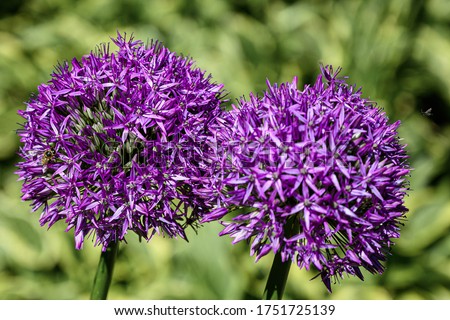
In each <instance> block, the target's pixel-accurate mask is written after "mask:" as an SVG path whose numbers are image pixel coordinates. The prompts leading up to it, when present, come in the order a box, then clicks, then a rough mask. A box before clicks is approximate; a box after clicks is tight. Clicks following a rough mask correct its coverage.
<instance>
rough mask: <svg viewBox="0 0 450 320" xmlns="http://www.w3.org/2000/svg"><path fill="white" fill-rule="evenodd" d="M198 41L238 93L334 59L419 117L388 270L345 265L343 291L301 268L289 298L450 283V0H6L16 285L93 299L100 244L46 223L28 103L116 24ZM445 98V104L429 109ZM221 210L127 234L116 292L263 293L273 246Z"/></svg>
mask: <svg viewBox="0 0 450 320" xmlns="http://www.w3.org/2000/svg"><path fill="white" fill-rule="evenodd" d="M118 30H119V31H121V32H127V33H128V34H131V33H134V35H135V37H136V38H138V39H142V40H144V41H146V40H147V39H151V38H155V39H159V40H161V41H162V42H163V43H164V44H165V45H166V46H167V47H168V48H169V49H170V50H172V51H176V52H178V53H183V54H184V55H189V56H191V57H193V58H194V59H195V60H196V62H197V66H199V67H200V68H202V69H205V70H208V72H210V73H212V75H213V76H214V78H215V80H216V81H217V82H222V83H224V84H225V86H226V88H227V89H228V91H230V95H229V97H230V98H231V99H233V100H234V99H236V98H239V97H240V96H242V95H248V93H249V92H250V91H261V90H262V89H264V87H265V79H266V78H269V79H270V81H271V82H278V83H280V82H285V81H290V80H291V79H292V77H293V76H294V75H297V76H298V77H299V82H300V87H303V85H304V84H305V83H311V82H312V81H314V79H315V77H316V75H317V74H318V73H319V64H320V63H323V64H332V65H334V66H336V67H337V66H342V67H343V72H342V74H341V75H349V76H350V80H349V81H350V82H351V83H355V84H357V86H362V87H363V94H364V96H365V97H369V98H371V99H372V100H374V101H377V102H378V103H379V105H380V106H381V107H383V108H384V109H385V110H386V112H387V113H388V115H389V117H390V118H391V120H392V121H394V120H397V119H400V120H401V121H402V122H403V126H402V127H401V130H400V134H401V136H402V137H403V138H404V142H405V143H407V144H408V151H409V153H410V155H411V165H412V166H413V167H414V168H415V170H414V171H413V174H412V178H411V192H410V196H409V197H408V198H407V199H406V202H407V206H408V207H409V208H410V212H409V214H408V221H407V223H406V224H405V226H404V228H403V230H402V236H401V238H400V239H398V240H397V241H396V242H397V245H396V246H395V248H394V250H393V255H392V256H391V257H390V258H389V260H388V262H387V263H386V265H387V271H386V272H385V273H384V274H383V275H382V276H379V275H370V274H366V281H364V282H361V281H359V280H357V279H354V278H348V279H344V280H343V281H342V282H341V283H340V284H337V285H335V286H334V292H333V294H331V295H330V294H328V293H327V292H326V289H325V287H324V286H323V284H322V283H321V281H320V280H319V279H316V280H312V281H310V279H311V278H312V277H313V276H314V275H315V272H307V271H305V270H298V268H297V267H295V266H293V267H292V268H291V273H290V276H289V281H288V287H287V290H286V293H285V298H287V299H450V234H449V231H450V196H449V195H450V175H449V173H450V172H449V170H448V168H450V139H449V133H450V3H449V2H448V0H429V1H424V0H366V1H357V0H346V1H325V0H323V1H312V0H311V1H288V0H285V1H282V0H277V1H268V0H263V1H258V0H247V1H240V0H232V1H220V0H202V1H200V0H193V1H181V0H178V1H175V0H171V1H143V0H129V1H125V0H121V1H112V0H96V1H92V0H80V1H74V0H73V1H71V0H61V1H51V0H3V1H1V2H0V146H1V148H0V298H1V299H87V298H88V297H89V291H90V287H91V284H92V280H93V277H94V274H95V269H96V266H97V261H98V256H99V253H100V248H99V247H95V248H94V247H93V246H92V245H91V242H90V241H87V242H86V243H85V248H84V249H83V250H81V251H76V250H75V249H74V241H73V233H72V232H68V233H66V232H64V224H63V223H62V222H60V223H58V224H56V225H55V226H54V227H52V228H51V229H50V230H48V231H47V230H46V228H42V227H40V226H39V223H38V219H39V213H34V214H31V213H29V212H30V207H29V203H23V202H21V200H20V187H21V184H20V183H19V182H17V181H16V180H17V176H16V175H15V174H14V171H15V167H14V164H15V163H16V162H17V161H18V158H17V156H16V151H17V150H18V147H19V140H18V138H17V136H16V133H15V130H16V129H17V128H18V124H17V123H21V122H22V120H21V118H19V117H18V116H17V110H18V109H23V108H25V105H24V102H25V101H27V100H28V99H29V97H30V94H31V93H33V92H36V88H37V86H38V84H40V83H42V82H46V81H48V80H49V75H50V73H51V72H52V70H53V67H54V66H55V65H56V64H57V63H58V61H64V60H67V59H71V58H72V57H78V58H80V57H81V56H82V55H83V54H86V53H88V52H90V50H92V49H94V48H95V46H96V45H97V44H98V43H102V42H108V41H109V38H110V37H114V36H115V35H116V31H118ZM429 108H432V111H431V113H432V115H431V116H427V115H424V112H425V111H426V110H428V109H429ZM220 229H221V228H220V226H218V224H215V223H211V224H208V225H205V226H204V227H203V228H201V229H200V230H199V233H198V235H195V234H194V233H191V234H190V242H189V243H186V242H184V241H182V240H168V239H164V238H158V237H155V238H154V239H153V240H152V241H151V242H150V243H139V242H138V240H137V238H136V237H134V236H133V235H130V236H129V238H128V244H127V245H122V247H121V251H120V253H119V258H118V262H117V265H116V269H115V274H114V279H113V284H112V288H111V290H110V294H109V298H110V299H249V298H250V299H252V298H253V299H257V298H259V297H260V296H261V293H262V292H263V289H264V285H265V281H266V277H267V274H268V271H269V269H270V265H271V262H272V256H267V257H265V258H263V259H262V260H261V261H259V262H258V263H256V264H255V263H254V258H253V257H250V256H249V254H248V248H247V246H246V245H245V244H239V245H235V246H232V245H231V244H230V243H231V240H230V238H226V237H223V238H219V237H218V236H217V233H218V232H219V230H220Z"/></svg>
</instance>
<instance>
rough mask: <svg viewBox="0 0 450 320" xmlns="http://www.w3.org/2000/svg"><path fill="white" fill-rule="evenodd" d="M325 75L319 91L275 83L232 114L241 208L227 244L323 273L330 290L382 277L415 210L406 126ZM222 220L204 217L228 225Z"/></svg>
mask: <svg viewBox="0 0 450 320" xmlns="http://www.w3.org/2000/svg"><path fill="white" fill-rule="evenodd" d="M338 73H339V70H337V72H333V70H332V68H331V67H323V68H322V74H321V75H319V77H318V78H317V81H316V82H315V84H314V85H313V86H306V87H305V89H304V90H303V91H300V90H298V89H297V86H296V82H297V79H294V80H293V82H292V83H283V84H281V85H280V86H277V85H276V84H275V85H271V84H270V83H267V85H268V90H267V91H266V92H265V93H264V95H263V96H262V97H257V96H255V95H253V94H251V95H250V98H249V99H248V100H245V99H242V100H240V101H239V104H238V105H237V106H233V110H232V112H231V113H230V114H229V115H228V121H229V128H232V129H229V130H227V131H226V132H225V133H222V135H221V139H223V141H222V142H221V144H223V147H224V148H226V149H229V150H232V152H230V153H229V157H228V159H227V161H225V162H223V166H224V168H226V172H227V174H226V176H225V177H224V179H223V180H222V181H221V183H222V185H223V188H224V190H226V192H227V204H228V206H229V207H235V208H240V211H239V210H238V211H236V212H237V214H236V215H235V217H234V218H233V219H232V220H231V221H228V222H223V224H224V225H225V228H224V230H223V231H222V232H221V235H226V234H228V235H230V236H231V237H233V238H234V241H233V243H237V242H239V241H242V240H246V241H249V242H250V244H251V254H252V255H256V259H259V258H261V257H262V256H264V255H266V254H267V253H269V252H270V251H273V252H275V253H280V254H281V258H282V260H283V261H288V260H292V261H294V262H296V263H297V264H298V266H299V267H300V268H303V267H304V268H306V269H309V268H310V267H311V266H312V265H313V266H315V267H316V268H317V269H318V270H319V272H320V275H321V277H322V280H323V282H324V284H325V285H326V286H327V288H328V290H330V291H331V280H332V278H335V279H338V278H339V277H342V275H343V273H347V274H350V275H356V276H358V277H359V278H361V279H363V275H362V273H361V270H360V267H363V268H365V269H367V270H368V271H370V272H371V273H382V272H383V269H384V267H383V265H382V264H381V263H380V261H384V260H385V256H386V254H388V251H389V248H390V247H391V246H392V244H393V243H392V240H391V239H392V238H397V237H398V236H399V227H400V225H401V224H402V220H403V219H404V217H405V213H406V211H407V209H406V208H405V207H404V205H403V198H404V196H405V194H406V191H407V181H406V179H405V178H406V177H407V176H408V175H409V172H410V168H409V165H408V163H407V155H406V152H405V150H404V145H402V144H401V143H400V142H399V138H398V136H397V132H396V130H397V128H398V126H399V124H400V123H399V122H396V123H394V124H388V118H387V117H386V115H385V113H384V112H382V111H381V110H380V109H379V108H378V107H377V106H376V105H374V104H373V103H371V102H370V101H368V100H366V99H364V98H362V97H361V90H356V89H355V87H353V86H350V85H348V84H347V83H346V82H345V79H339V78H338V77H337V75H338ZM222 216H223V213H222V212H216V213H211V214H210V215H209V216H206V217H205V218H204V221H208V220H209V219H211V220H215V219H218V218H222Z"/></svg>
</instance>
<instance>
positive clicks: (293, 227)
mask: <svg viewBox="0 0 450 320" xmlns="http://www.w3.org/2000/svg"><path fill="white" fill-rule="evenodd" d="M298 230H299V223H298V221H296V219H290V220H288V221H287V222H286V225H285V227H284V233H285V237H286V238H290V237H291V236H293V235H294V234H296V233H297V232H298ZM291 264H292V261H291V260H287V261H284V262H283V261H282V259H281V253H280V251H278V252H277V253H276V254H275V258H274V259H273V263H272V268H270V273H269V278H268V279H267V283H266V287H265V289H264V294H263V300H281V299H282V298H283V293H284V289H285V288H286V282H287V279H288V275H289V269H290V267H291Z"/></svg>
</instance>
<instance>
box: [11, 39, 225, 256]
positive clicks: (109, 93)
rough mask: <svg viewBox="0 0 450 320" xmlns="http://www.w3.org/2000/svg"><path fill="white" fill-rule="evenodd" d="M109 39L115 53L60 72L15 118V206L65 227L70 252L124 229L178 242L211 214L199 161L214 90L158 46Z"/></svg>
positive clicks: (215, 112) (209, 133)
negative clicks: (70, 236) (19, 121)
mask: <svg viewBox="0 0 450 320" xmlns="http://www.w3.org/2000/svg"><path fill="white" fill-rule="evenodd" d="M113 41H114V43H115V44H116V45H117V47H118V50H117V52H110V50H109V46H108V45H103V46H101V47H99V48H98V50H97V52H92V53H91V54H89V55H86V56H84V57H83V58H82V59H81V60H80V61H79V60H77V59H73V60H72V62H71V64H69V63H63V64H61V65H59V66H58V68H57V70H56V71H55V72H54V73H53V74H52V79H51V81H49V83H47V84H42V85H40V86H39V87H38V94H37V95H36V96H34V97H32V98H31V100H30V101H29V102H28V103H27V108H26V110H23V111H20V112H19V113H20V115H21V116H22V117H23V118H24V119H25V123H24V125H23V128H22V129H21V130H20V131H19V135H20V137H21V142H22V143H23V147H22V148H21V149H20V152H19V154H20V156H21V157H22V158H23V161H22V162H20V163H19V164H18V167H19V170H18V172H17V173H18V175H19V176H20V180H23V188H22V191H23V200H31V201H32V205H33V210H37V209H38V208H40V207H43V213H42V216H41V218H40V222H41V224H42V225H44V224H48V226H52V225H53V224H54V223H55V222H57V221H59V220H64V221H65V223H66V224H67V230H70V229H73V230H74V234H75V243H76V248H78V249H80V248H82V246H83V241H84V239H85V238H86V237H88V236H90V235H92V236H94V237H95V243H96V244H101V245H103V250H105V249H106V248H107V246H108V244H109V243H110V242H115V241H119V240H124V237H125V235H126V234H127V232H128V231H129V230H131V231H134V232H135V233H136V234H138V235H139V236H140V237H143V238H145V239H150V238H151V236H152V235H153V234H155V233H160V232H161V233H163V234H167V235H168V236H170V237H176V236H177V235H178V236H181V237H182V238H185V233H184V229H185V227H186V226H188V225H194V226H195V224H196V223H197V221H198V219H199V218H200V217H201V215H202V214H203V213H205V212H206V210H208V208H209V207H210V203H209V201H210V199H208V198H207V197H204V196H202V195H203V194H204V190H203V189H204V188H203V185H204V183H203V180H204V179H207V177H208V175H209V171H210V170H211V168H212V167H213V166H212V165H211V162H210V161H209V160H208V159H209V157H207V156H205V154H204V153H206V152H208V150H209V146H210V145H213V144H214V128H215V124H216V123H217V122H216V119H217V117H218V116H220V114H221V112H222V110H221V108H220V105H221V103H222V95H223V86H222V85H220V84H215V83H213V82H212V81H211V77H210V76H206V75H205V72H204V71H201V70H200V69H198V68H195V67H194V66H193V64H194V62H193V61H192V60H191V59H188V58H184V57H181V56H177V55H176V54H175V53H173V52H170V51H169V50H168V49H166V48H165V47H164V46H163V45H161V44H160V43H157V42H156V43H155V42H152V43H150V44H149V45H144V44H143V43H142V42H141V41H134V40H133V38H132V37H131V38H129V39H128V40H127V39H126V38H125V37H123V36H122V35H120V34H119V35H118V37H117V38H116V39H113Z"/></svg>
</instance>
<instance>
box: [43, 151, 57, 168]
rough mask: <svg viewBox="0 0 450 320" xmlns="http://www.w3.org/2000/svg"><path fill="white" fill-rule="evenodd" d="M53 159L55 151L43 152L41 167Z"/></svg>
mask: <svg viewBox="0 0 450 320" xmlns="http://www.w3.org/2000/svg"><path fill="white" fill-rule="evenodd" d="M54 157H55V150H54V149H53V148H50V149H47V150H45V151H44V154H43V156H42V160H41V163H42V165H46V164H48V163H49V162H50V161H52V160H53V158H54Z"/></svg>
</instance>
